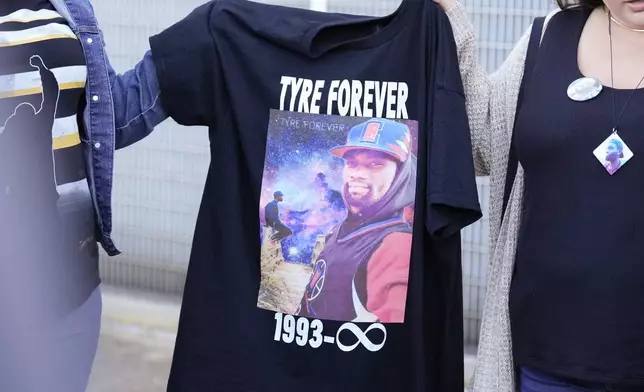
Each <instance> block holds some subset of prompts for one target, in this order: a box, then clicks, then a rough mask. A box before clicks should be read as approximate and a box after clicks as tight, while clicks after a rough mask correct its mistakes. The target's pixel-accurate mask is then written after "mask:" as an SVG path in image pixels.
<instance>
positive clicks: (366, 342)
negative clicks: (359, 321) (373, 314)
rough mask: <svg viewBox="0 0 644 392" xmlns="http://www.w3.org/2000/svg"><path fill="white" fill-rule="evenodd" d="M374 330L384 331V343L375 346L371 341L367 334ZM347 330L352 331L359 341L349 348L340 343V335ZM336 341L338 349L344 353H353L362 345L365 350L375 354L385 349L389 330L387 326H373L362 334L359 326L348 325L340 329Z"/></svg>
mask: <svg viewBox="0 0 644 392" xmlns="http://www.w3.org/2000/svg"><path fill="white" fill-rule="evenodd" d="M374 329H378V330H380V331H382V333H383V335H384V336H383V337H382V342H380V343H378V344H375V343H374V342H372V341H371V340H370V339H369V337H368V336H367V334H368V333H369V332H370V331H372V330H374ZM345 330H347V331H350V332H351V333H352V334H353V336H355V337H356V338H357V339H358V341H357V342H355V343H354V344H353V345H350V346H347V345H345V344H343V343H342V342H341V341H340V333H342V331H345ZM335 340H336V342H337V343H338V347H339V348H340V350H342V351H344V352H349V351H353V350H355V349H356V347H358V346H359V345H360V344H362V345H363V346H364V348H366V349H367V350H369V351H371V352H375V351H379V350H380V349H381V348H383V347H384V346H385V342H386V341H387V330H386V329H385V326H384V325H382V324H371V325H370V326H369V328H367V330H366V331H364V332H362V330H361V329H360V327H358V326H357V325H355V324H353V323H346V324H343V325H342V326H341V327H340V329H338V332H337V334H336V335H335Z"/></svg>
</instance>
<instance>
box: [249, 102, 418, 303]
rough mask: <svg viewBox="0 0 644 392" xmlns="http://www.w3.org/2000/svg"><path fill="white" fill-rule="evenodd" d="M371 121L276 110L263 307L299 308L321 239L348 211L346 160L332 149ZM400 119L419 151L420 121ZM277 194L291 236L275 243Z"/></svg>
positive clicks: (265, 183) (270, 139) (262, 231)
mask: <svg viewBox="0 0 644 392" xmlns="http://www.w3.org/2000/svg"><path fill="white" fill-rule="evenodd" d="M367 120H368V118H366V117H348V116H344V117H343V116H336V115H328V114H308V113H298V112H289V111H280V110H275V109H273V110H271V113H270V117H269V125H268V134H267V142H266V155H265V162H264V173H263V178H262V188H261V194H260V203H259V215H260V227H259V235H260V242H261V246H262V252H261V264H262V265H261V269H262V282H261V285H260V293H259V299H258V306H259V307H260V308H264V309H268V310H272V311H275V312H283V313H290V314H293V313H294V312H295V311H296V310H297V306H298V305H299V302H300V300H301V298H302V294H303V293H304V289H305V287H306V285H307V283H308V281H309V278H310V276H311V272H312V264H313V262H314V261H315V258H316V257H317V254H319V252H320V251H321V249H320V248H319V247H320V246H322V247H323V244H322V245H320V244H319V240H320V238H321V237H323V236H324V235H325V234H326V233H328V231H329V230H330V229H331V228H333V227H334V226H335V225H337V224H338V223H339V222H341V221H343V220H344V218H345V217H346V214H347V210H346V206H345V203H344V200H343V198H342V193H341V191H342V185H343V180H342V170H343V166H344V161H343V159H341V158H338V157H336V156H334V155H332V154H331V153H330V152H329V150H331V149H332V148H333V147H337V146H340V145H343V144H345V143H346V141H347V136H348V133H349V131H350V130H351V128H352V127H353V126H355V125H358V124H360V123H364V122H365V121H367ZM396 121H398V122H400V123H403V124H405V125H407V126H408V127H409V131H410V134H411V135H412V141H411V144H412V151H417V143H418V138H417V135H418V123H417V122H416V121H413V120H396ZM276 192H279V193H280V194H283V200H282V201H281V202H279V203H278V211H279V218H280V220H281V223H283V224H284V225H285V226H287V227H288V229H290V230H291V231H292V234H290V235H289V236H287V237H286V238H284V239H282V240H281V241H277V242H273V241H270V238H265V237H267V235H268V236H270V234H272V233H274V232H273V231H271V230H270V229H269V228H268V227H267V225H266V220H265V214H264V211H265V207H266V205H267V204H268V203H270V202H271V201H273V200H274V198H275V196H274V195H275V193H276ZM316 244H317V245H318V246H317V247H316Z"/></svg>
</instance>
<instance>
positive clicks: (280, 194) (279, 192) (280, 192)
mask: <svg viewBox="0 0 644 392" xmlns="http://www.w3.org/2000/svg"><path fill="white" fill-rule="evenodd" d="M283 196H284V194H283V193H282V191H277V192H275V193H273V197H283Z"/></svg>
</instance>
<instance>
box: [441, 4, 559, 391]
mask: <svg viewBox="0 0 644 392" xmlns="http://www.w3.org/2000/svg"><path fill="white" fill-rule="evenodd" d="M557 11H558V10H556V11H553V12H551V13H550V14H549V15H548V16H547V17H546V21H545V23H544V30H545V27H546V25H547V23H548V21H549V20H550V18H551V17H552V15H553V14H554V13H556V12H557ZM447 16H448V17H449V20H450V23H451V25H452V29H453V30H454V38H455V40H456V46H457V49H458V58H459V67H460V71H461V76H462V79H463V85H464V88H465V98H466V103H467V114H468V117H469V122H470V128H471V133H472V145H473V154H474V161H475V165H476V171H477V174H478V175H489V176H490V206H489V211H490V216H489V219H490V254H491V258H490V264H489V268H488V271H489V272H488V274H489V275H488V279H487V292H486V297H485V306H484V309H483V319H482V323H481V332H480V341H479V348H478V357H477V363H476V368H475V371H474V378H473V380H472V384H471V387H472V390H473V391H474V392H514V391H515V386H514V369H513V360H512V339H511V335H510V315H509V301H508V297H509V291H510V281H511V279H512V271H513V267H514V256H515V250H516V243H517V235H518V230H519V225H520V221H521V214H520V211H521V209H522V202H523V200H522V194H523V169H522V168H521V166H520V165H519V167H518V168H517V176H516V179H515V181H514V185H513V186H512V192H511V193H510V199H509V202H508V206H507V209H506V213H505V215H504V216H503V217H502V216H501V210H502V204H503V192H504V186H505V181H506V170H507V166H508V156H509V150H510V141H511V135H512V128H513V124H514V114H515V111H516V106H517V100H518V94H519V87H520V85H521V79H522V77H523V69H524V65H525V56H526V52H527V48H528V41H529V38H530V30H531V28H532V26H530V27H529V28H528V29H527V31H526V32H525V33H524V34H523V36H522V37H521V38H520V40H519V42H518V43H517V45H516V46H515V48H514V49H513V50H512V52H511V53H510V55H509V56H508V58H507V59H506V60H505V62H504V63H503V64H502V65H501V67H500V68H499V69H498V70H497V71H496V72H495V73H493V74H491V75H488V74H487V73H486V71H485V70H484V69H483V67H482V66H481V65H480V64H479V63H478V58H477V57H478V53H477V47H476V46H477V45H476V44H477V43H476V37H475V35H474V27H473V26H472V24H471V23H470V21H469V20H468V18H467V15H466V14H465V10H464V8H463V6H462V5H460V4H457V5H456V6H455V7H453V8H452V9H450V10H448V11H447Z"/></svg>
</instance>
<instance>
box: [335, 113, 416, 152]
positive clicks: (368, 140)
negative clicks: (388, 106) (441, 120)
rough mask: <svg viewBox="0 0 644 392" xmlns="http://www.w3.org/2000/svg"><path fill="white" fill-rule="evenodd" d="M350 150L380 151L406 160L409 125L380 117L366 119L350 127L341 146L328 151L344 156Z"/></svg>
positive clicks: (408, 143)
mask: <svg viewBox="0 0 644 392" xmlns="http://www.w3.org/2000/svg"><path fill="white" fill-rule="evenodd" d="M351 150H372V151H380V152H383V153H385V154H388V155H390V156H392V157H393V158H394V159H396V160H397V161H399V162H406V161H407V159H408V158H409V155H410V154H411V134H410V132H409V127H407V125H405V124H403V123H399V122H397V121H391V120H386V119H382V118H373V119H371V120H367V121H365V122H363V123H360V124H358V125H356V126H354V127H353V128H351V130H350V131H349V135H348V136H347V142H346V143H345V144H344V145H343V146H338V147H334V148H332V149H331V150H330V153H331V154H333V155H335V156H337V157H340V158H344V155H345V154H346V153H347V152H349V151H351Z"/></svg>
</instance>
